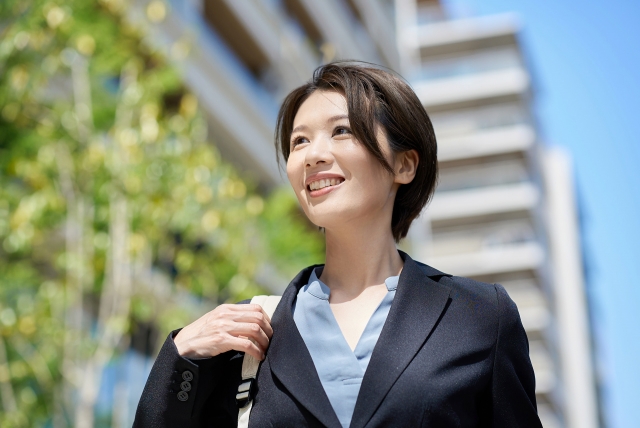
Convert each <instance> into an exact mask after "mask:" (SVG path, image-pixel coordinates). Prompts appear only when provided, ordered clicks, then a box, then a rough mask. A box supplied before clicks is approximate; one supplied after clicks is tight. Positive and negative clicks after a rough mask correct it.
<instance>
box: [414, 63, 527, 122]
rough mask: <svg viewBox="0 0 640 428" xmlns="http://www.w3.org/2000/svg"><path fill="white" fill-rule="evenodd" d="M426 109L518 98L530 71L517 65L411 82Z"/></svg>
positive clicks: (525, 89)
mask: <svg viewBox="0 0 640 428" xmlns="http://www.w3.org/2000/svg"><path fill="white" fill-rule="evenodd" d="M413 86H414V89H415V92H416V94H417V95H418V97H419V98H420V100H421V101H422V104H423V105H424V106H425V108H426V109H427V111H428V112H430V113H431V112H432V111H440V110H448V109H453V108H462V107H468V106H474V105H479V104H482V103H489V102H494V101H513V100H519V99H520V98H521V97H522V96H524V95H526V94H527V92H528V91H529V86H530V78H529V74H528V73H527V72H526V71H525V70H524V69H523V68H520V67H513V68H507V69H502V70H495V71H486V72H481V73H477V74H470V75H460V76H452V77H448V78H440V79H434V80H422V81H417V82H414V84H413Z"/></svg>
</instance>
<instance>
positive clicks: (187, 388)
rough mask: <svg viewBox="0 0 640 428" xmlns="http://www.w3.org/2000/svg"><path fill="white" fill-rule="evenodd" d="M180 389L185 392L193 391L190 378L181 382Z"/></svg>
mask: <svg viewBox="0 0 640 428" xmlns="http://www.w3.org/2000/svg"><path fill="white" fill-rule="evenodd" d="M180 389H182V390H183V391H184V392H189V391H191V384H190V383H189V381H188V380H185V381H184V382H182V383H181V384H180Z"/></svg>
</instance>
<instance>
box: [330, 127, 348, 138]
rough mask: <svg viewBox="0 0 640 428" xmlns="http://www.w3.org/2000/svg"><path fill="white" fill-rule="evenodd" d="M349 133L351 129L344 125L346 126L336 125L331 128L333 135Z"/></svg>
mask: <svg viewBox="0 0 640 428" xmlns="http://www.w3.org/2000/svg"><path fill="white" fill-rule="evenodd" d="M350 134H351V129H350V128H348V127H346V126H336V128H335V129H334V130H333V135H334V136H336V135H350Z"/></svg>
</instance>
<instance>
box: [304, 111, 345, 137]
mask: <svg viewBox="0 0 640 428" xmlns="http://www.w3.org/2000/svg"><path fill="white" fill-rule="evenodd" d="M342 119H349V116H348V115H346V114H339V115H337V116H331V117H330V118H329V119H328V120H327V122H337V121H339V120H342ZM307 128H308V127H307V125H298V126H296V127H295V128H293V129H292V130H291V133H292V134H293V133H294V132H298V131H304V130H305V129H307Z"/></svg>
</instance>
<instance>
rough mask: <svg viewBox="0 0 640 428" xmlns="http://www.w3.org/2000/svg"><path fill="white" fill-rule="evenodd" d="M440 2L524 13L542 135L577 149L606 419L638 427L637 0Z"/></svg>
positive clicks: (460, 8) (462, 10)
mask: <svg viewBox="0 0 640 428" xmlns="http://www.w3.org/2000/svg"><path fill="white" fill-rule="evenodd" d="M444 4H445V5H446V6H447V8H448V9H449V10H450V12H451V13H452V14H453V15H454V16H476V15H487V14H493V13H500V12H508V11H513V12H517V13H518V14H519V15H520V19H521V20H522V24H523V31H522V34H521V42H522V44H523V47H524V50H525V52H526V54H527V56H528V58H529V60H530V63H531V64H532V66H533V74H534V76H535V77H534V79H535V86H536V111H537V113H538V117H539V119H540V123H541V132H542V136H543V139H544V140H545V141H547V142H548V144H553V145H560V146H563V147H566V148H567V149H569V151H570V152H571V154H572V156H573V161H574V168H575V176H576V181H577V186H578V193H579V198H580V204H581V209H582V215H583V229H584V235H583V239H584V241H585V245H586V253H587V254H586V256H587V260H588V270H589V287H590V288H589V293H590V299H591V302H592V306H593V308H592V309H593V314H592V315H593V318H594V323H595V328H596V331H597V341H596V345H597V347H598V349H599V357H600V368H601V370H602V374H603V375H604V377H605V379H604V381H605V385H604V386H605V388H604V393H605V396H604V410H605V419H606V422H607V425H608V426H609V427H610V428H637V427H640V286H638V281H640V118H639V117H638V116H639V114H638V110H639V109H638V101H639V100H640V83H639V81H640V25H639V24H638V16H640V2H638V1H635V0H626V1H622V0H613V1H610V2H602V1H598V2H596V1H592V0H584V1H577V0H573V1H569V0H556V1H548V2H542V1H540V0H510V1H509V0H448V1H446V0H445V1H444ZM569 399H570V397H569Z"/></svg>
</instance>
